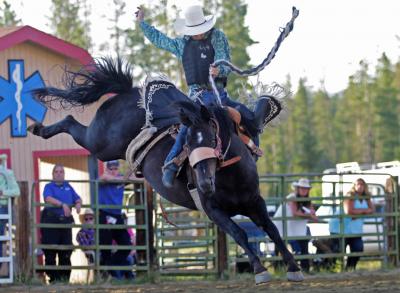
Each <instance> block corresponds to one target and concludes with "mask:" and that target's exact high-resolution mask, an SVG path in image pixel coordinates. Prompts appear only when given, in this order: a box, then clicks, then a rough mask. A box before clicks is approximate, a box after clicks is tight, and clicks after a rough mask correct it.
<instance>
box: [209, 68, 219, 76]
mask: <svg viewBox="0 0 400 293" xmlns="http://www.w3.org/2000/svg"><path fill="white" fill-rule="evenodd" d="M210 74H211V76H212V77H214V78H215V77H217V76H218V74H219V68H218V67H214V66H210Z"/></svg>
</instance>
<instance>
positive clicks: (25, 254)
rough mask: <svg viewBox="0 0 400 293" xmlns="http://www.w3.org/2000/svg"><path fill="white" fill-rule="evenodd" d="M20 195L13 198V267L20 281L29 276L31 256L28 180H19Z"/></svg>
mask: <svg viewBox="0 0 400 293" xmlns="http://www.w3.org/2000/svg"><path fill="white" fill-rule="evenodd" d="M19 188H20V190H21V195H20V196H19V197H17V198H16V199H15V202H14V205H15V209H14V210H15V217H14V218H15V219H16V221H15V226H16V232H15V253H16V264H15V268H16V271H17V275H18V276H19V277H20V278H21V281H23V280H27V279H28V278H29V277H30V276H31V271H30V269H31V256H30V253H29V239H30V235H31V231H30V218H31V217H30V209H29V186H28V182H26V181H24V182H19Z"/></svg>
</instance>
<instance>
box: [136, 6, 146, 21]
mask: <svg viewBox="0 0 400 293" xmlns="http://www.w3.org/2000/svg"><path fill="white" fill-rule="evenodd" d="M135 15H136V21H137V22H141V21H142V20H143V19H144V11H143V9H142V8H141V7H138V8H137V11H136V12H135Z"/></svg>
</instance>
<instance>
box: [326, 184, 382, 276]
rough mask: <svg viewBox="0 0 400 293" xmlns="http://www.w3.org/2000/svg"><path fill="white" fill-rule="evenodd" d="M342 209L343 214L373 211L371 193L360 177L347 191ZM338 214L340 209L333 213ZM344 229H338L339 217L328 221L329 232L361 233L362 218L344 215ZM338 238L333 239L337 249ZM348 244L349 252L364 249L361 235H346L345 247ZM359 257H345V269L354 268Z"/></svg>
mask: <svg viewBox="0 0 400 293" xmlns="http://www.w3.org/2000/svg"><path fill="white" fill-rule="evenodd" d="M343 210H344V213H345V215H354V216H358V215H368V214H372V213H373V212H374V211H375V208H374V205H373V203H372V201H371V194H370V193H369V191H368V185H367V183H366V182H365V181H364V179H362V178H358V179H357V180H356V182H355V183H354V184H353V187H352V188H351V190H350V191H349V192H348V193H347V195H346V198H345V199H344V201H343ZM335 214H336V215H340V209H338V211H337V212H336V213H335ZM343 222H344V223H343V227H344V231H340V217H336V218H332V219H331V220H330V221H329V231H330V233H331V234H333V235H334V234H339V233H340V232H344V234H348V235H349V234H350V235H351V234H362V233H363V224H364V219H363V218H358V217H354V218H352V217H345V218H343ZM339 244H340V239H338V238H336V240H335V245H334V246H335V247H336V248H335V249H334V250H339ZM347 245H349V246H350V252H362V251H364V243H363V240H362V237H346V238H345V248H346V247H347ZM359 259H360V257H358V256H351V257H348V258H347V263H346V270H355V268H356V266H357V263H358V260H359Z"/></svg>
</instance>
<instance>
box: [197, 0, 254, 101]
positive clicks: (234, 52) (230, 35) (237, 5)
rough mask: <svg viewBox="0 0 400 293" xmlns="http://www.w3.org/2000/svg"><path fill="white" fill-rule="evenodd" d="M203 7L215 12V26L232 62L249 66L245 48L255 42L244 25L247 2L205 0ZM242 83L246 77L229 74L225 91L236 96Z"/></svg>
mask: <svg viewBox="0 0 400 293" xmlns="http://www.w3.org/2000/svg"><path fill="white" fill-rule="evenodd" d="M204 7H205V10H206V11H207V10H208V11H209V13H212V14H216V17H217V23H216V27H217V28H219V29H221V30H222V31H223V32H224V33H225V35H226V37H227V39H228V42H229V46H230V49H231V59H232V60H231V61H232V63H233V64H235V65H236V66H237V67H239V68H241V69H247V68H249V67H250V66H251V65H250V56H249V54H248V53H247V48H248V47H249V46H251V45H253V44H256V43H257V42H255V41H254V40H252V39H251V38H250V35H249V28H248V26H246V25H245V17H246V15H247V4H245V2H244V1H243V0H231V1H223V0H205V1H204ZM242 84H247V81H246V79H243V78H242V77H239V76H237V75H235V74H230V75H229V81H228V86H227V91H228V93H229V94H230V95H231V97H232V98H237V95H236V93H237V90H238V89H241V88H242ZM248 86H249V85H248Z"/></svg>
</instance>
